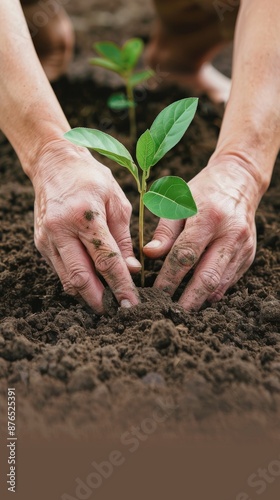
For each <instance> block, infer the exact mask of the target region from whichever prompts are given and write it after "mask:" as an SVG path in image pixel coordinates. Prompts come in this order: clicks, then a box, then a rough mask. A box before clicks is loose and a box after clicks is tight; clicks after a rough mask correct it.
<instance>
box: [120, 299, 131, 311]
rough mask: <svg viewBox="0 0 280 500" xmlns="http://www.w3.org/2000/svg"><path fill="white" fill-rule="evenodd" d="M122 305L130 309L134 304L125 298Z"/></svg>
mask: <svg viewBox="0 0 280 500" xmlns="http://www.w3.org/2000/svg"><path fill="white" fill-rule="evenodd" d="M121 307H125V308H126V309H128V308H129V307H132V304H131V302H130V301H129V300H128V299H123V300H122V301H121Z"/></svg>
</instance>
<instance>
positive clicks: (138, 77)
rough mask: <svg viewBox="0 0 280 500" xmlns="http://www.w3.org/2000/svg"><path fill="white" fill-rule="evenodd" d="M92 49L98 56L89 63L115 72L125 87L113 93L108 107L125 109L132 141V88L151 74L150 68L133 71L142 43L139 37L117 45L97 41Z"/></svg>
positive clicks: (133, 125)
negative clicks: (124, 91) (123, 91)
mask: <svg viewBox="0 0 280 500" xmlns="http://www.w3.org/2000/svg"><path fill="white" fill-rule="evenodd" d="M93 47H94V49H95V50H96V52H97V53H98V55H99V56H100V57H93V58H92V59H90V63H91V64H93V65H95V66H101V67H102V68H105V69H108V70H110V71H113V72H114V73H117V74H118V75H119V76H120V77H121V79H122V80H123V83H124V85H125V88H126V95H125V94H124V93H120V94H113V95H112V96H111V97H110V98H109V100H108V106H109V108H111V109H113V110H117V111H121V110H123V109H127V110H128V113H129V122H130V137H131V140H132V141H133V142H135V140H136V118H135V106H136V104H135V101H134V93H133V89H134V88H135V87H136V85H139V83H143V82H144V81H146V80H148V79H149V78H151V76H153V74H154V72H153V71H152V70H144V71H143V70H142V71H135V66H136V65H137V63H138V61H139V58H140V56H141V55H142V52H143V49H144V43H143V42H142V40H141V39H140V38H132V39H130V40H128V41H127V42H125V44H124V45H123V46H122V47H119V46H118V45H116V44H115V43H113V42H98V43H95V44H94V46H93Z"/></svg>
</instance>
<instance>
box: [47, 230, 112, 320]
mask: <svg viewBox="0 0 280 500" xmlns="http://www.w3.org/2000/svg"><path fill="white" fill-rule="evenodd" d="M58 252H59V257H58V256H57V257H55V256H53V257H52V263H53V265H54V267H55V270H56V272H57V274H58V276H59V278H60V281H61V283H62V285H63V288H64V290H65V292H66V293H68V294H70V295H76V294H79V295H81V297H82V298H83V299H84V300H85V302H86V303H87V304H88V305H89V306H90V307H91V308H92V309H93V310H94V311H95V312H96V313H97V314H102V313H103V312H104V308H103V304H102V299H103V291H104V286H103V285H102V283H101V282H100V280H99V279H98V277H97V276H96V272H95V269H94V266H93V263H92V261H91V259H90V256H89V255H88V253H87V251H86V249H85V248H84V246H83V245H82V243H81V242H80V241H79V240H75V239H71V242H70V243H67V244H66V245H65V246H61V247H59V248H58Z"/></svg>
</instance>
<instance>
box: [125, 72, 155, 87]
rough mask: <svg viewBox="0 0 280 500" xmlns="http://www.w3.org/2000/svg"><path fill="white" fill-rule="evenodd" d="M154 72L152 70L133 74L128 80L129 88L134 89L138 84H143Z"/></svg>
mask: <svg viewBox="0 0 280 500" xmlns="http://www.w3.org/2000/svg"><path fill="white" fill-rule="evenodd" d="M154 74H155V72H154V71H153V70H152V69H147V70H145V71H139V72H138V73H134V74H133V75H131V77H130V78H129V80H128V84H129V85H130V87H132V88H134V87H136V85H139V83H142V82H145V81H146V80H149V78H151V77H152V76H154Z"/></svg>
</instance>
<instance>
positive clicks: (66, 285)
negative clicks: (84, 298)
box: [61, 281, 78, 297]
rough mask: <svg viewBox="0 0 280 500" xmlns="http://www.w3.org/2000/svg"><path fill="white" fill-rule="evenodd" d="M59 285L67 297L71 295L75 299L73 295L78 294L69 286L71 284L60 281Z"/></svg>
mask: <svg viewBox="0 0 280 500" xmlns="http://www.w3.org/2000/svg"><path fill="white" fill-rule="evenodd" d="M61 284H62V286H63V290H64V292H65V293H67V295H72V296H73V297H75V295H77V294H78V292H77V291H76V290H75V288H73V286H72V285H71V283H70V282H69V281H65V282H64V281H61Z"/></svg>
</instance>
